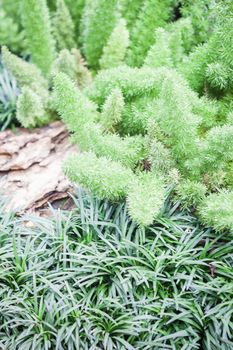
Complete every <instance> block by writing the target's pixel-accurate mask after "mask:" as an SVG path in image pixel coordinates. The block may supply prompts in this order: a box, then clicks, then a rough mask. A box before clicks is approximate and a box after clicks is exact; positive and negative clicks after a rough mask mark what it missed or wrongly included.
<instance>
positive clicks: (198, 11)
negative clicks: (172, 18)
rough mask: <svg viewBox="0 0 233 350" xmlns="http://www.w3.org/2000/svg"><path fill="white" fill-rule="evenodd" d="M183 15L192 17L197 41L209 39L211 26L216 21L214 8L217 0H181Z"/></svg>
mask: <svg viewBox="0 0 233 350" xmlns="http://www.w3.org/2000/svg"><path fill="white" fill-rule="evenodd" d="M180 3H181V8H180V12H181V14H182V16H184V17H188V18H190V19H191V22H192V26H193V28H194V30H195V37H194V40H195V43H196V44H198V43H202V42H204V41H206V40H207V39H208V35H209V33H210V31H211V26H212V25H213V23H214V20H215V18H214V16H213V9H214V7H215V5H216V1H215V0H195V1H192V0H180Z"/></svg>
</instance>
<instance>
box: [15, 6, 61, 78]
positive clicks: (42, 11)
mask: <svg viewBox="0 0 233 350" xmlns="http://www.w3.org/2000/svg"><path fill="white" fill-rule="evenodd" d="M21 7H22V9H21V13H22V22H23V26H24V29H25V33H26V38H27V45H28V49H29V51H30V53H31V54H32V59H33V62H34V63H35V64H36V65H37V66H38V67H39V68H40V69H41V70H42V72H43V73H44V74H45V75H48V74H49V71H50V69H51V65H52V62H53V60H54V58H55V48H54V40H53V37H52V34H51V25H50V18H49V11H48V8H47V5H46V0H22V4H21Z"/></svg>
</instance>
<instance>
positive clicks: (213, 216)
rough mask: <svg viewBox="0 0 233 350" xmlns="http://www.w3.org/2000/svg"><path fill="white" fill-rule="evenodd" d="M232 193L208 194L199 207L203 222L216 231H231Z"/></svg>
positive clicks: (232, 227) (232, 224)
mask: <svg viewBox="0 0 233 350" xmlns="http://www.w3.org/2000/svg"><path fill="white" fill-rule="evenodd" d="M232 207H233V192H232V191H222V192H220V193H212V194H210V195H209V196H208V197H207V198H206V199H205V200H204V201H203V202H202V204H201V206H200V207H199V215H200V217H201V219H202V220H203V222H204V223H205V224H206V225H208V226H211V227H214V229H215V230H216V231H222V230H230V231H231V232H232V231H233V216H232Z"/></svg>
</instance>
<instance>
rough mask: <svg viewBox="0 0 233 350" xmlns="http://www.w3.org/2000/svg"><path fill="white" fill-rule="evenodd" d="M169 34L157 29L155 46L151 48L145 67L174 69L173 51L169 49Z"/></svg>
mask: <svg viewBox="0 0 233 350" xmlns="http://www.w3.org/2000/svg"><path fill="white" fill-rule="evenodd" d="M169 39H170V38H169V33H167V32H166V31H165V30H164V29H163V28H158V29H156V32H155V44H154V45H152V46H151V48H150V50H149V51H148V53H147V56H146V58H145V62H144V65H145V66H147V67H154V68H157V67H162V66H166V67H172V65H173V62H172V57H171V50H170V47H169Z"/></svg>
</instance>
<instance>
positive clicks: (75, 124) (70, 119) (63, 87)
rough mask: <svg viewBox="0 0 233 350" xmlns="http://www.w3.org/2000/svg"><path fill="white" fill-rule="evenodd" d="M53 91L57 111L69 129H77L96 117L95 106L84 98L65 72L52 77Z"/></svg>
mask: <svg viewBox="0 0 233 350" xmlns="http://www.w3.org/2000/svg"><path fill="white" fill-rule="evenodd" d="M54 91H55V95H54V99H55V101H56V102H55V104H56V108H57V111H58V113H59V114H60V116H61V117H62V119H63V120H64V121H65V123H66V124H67V126H68V128H69V130H70V131H72V132H75V131H79V129H80V128H83V126H84V125H85V124H86V123H88V122H91V121H93V120H94V119H95V118H97V116H98V111H97V106H96V105H95V104H94V103H93V102H91V101H90V100H88V99H87V98H86V96H85V95H84V94H83V93H82V92H81V91H80V89H79V88H78V87H77V86H76V85H75V84H74V83H73V82H72V81H71V80H70V79H69V77H68V76H67V75H66V74H64V73H60V74H58V75H57V76H56V77H55V78H54Z"/></svg>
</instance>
